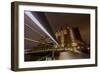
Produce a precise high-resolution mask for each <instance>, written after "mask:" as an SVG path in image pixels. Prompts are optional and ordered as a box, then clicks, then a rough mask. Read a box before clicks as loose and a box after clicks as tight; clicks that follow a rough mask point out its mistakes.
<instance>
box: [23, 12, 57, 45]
mask: <svg viewBox="0 0 100 73" xmlns="http://www.w3.org/2000/svg"><path fill="white" fill-rule="evenodd" d="M25 14H26V15H27V16H28V17H29V18H30V19H31V20H32V21H33V22H35V23H36V25H37V26H38V27H40V28H41V29H42V30H43V31H44V32H45V33H46V34H47V35H48V36H49V37H50V38H51V39H52V40H53V41H54V42H55V43H56V44H58V43H57V41H56V40H55V39H54V38H53V37H52V36H51V35H50V34H49V33H48V32H47V30H46V29H45V28H44V27H43V26H42V24H41V23H40V22H39V21H38V20H37V19H36V17H35V16H34V15H33V14H32V13H31V12H29V11H27V12H25Z"/></svg>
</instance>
